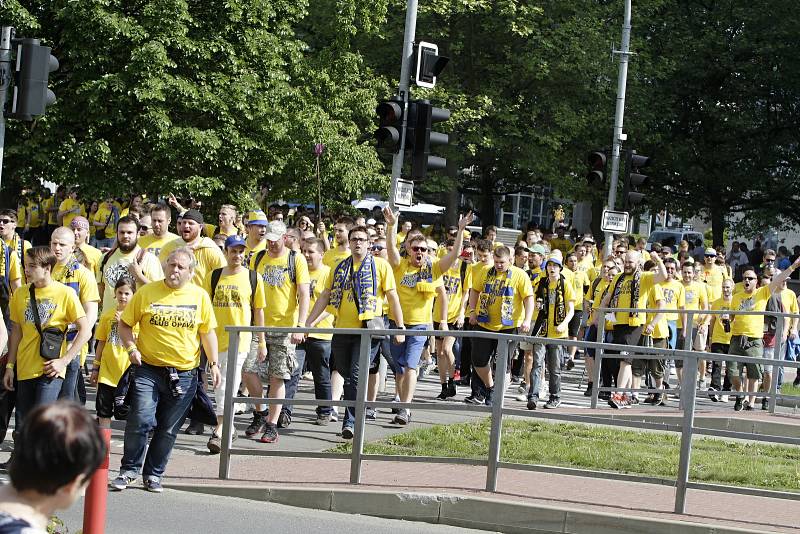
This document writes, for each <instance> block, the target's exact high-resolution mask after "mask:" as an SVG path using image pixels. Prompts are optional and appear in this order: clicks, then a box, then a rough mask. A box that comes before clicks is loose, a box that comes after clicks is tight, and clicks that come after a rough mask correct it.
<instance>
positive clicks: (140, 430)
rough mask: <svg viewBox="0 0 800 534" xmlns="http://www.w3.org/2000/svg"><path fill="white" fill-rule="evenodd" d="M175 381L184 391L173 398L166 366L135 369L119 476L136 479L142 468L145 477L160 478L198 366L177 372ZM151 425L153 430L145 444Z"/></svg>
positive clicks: (195, 380) (193, 390)
mask: <svg viewBox="0 0 800 534" xmlns="http://www.w3.org/2000/svg"><path fill="white" fill-rule="evenodd" d="M178 382H179V384H180V386H181V388H182V389H183V394H181V395H180V396H179V397H174V396H173V395H172V389H171V387H170V381H169V375H168V374H167V370H166V368H164V367H154V366H152V365H147V364H142V365H141V367H139V368H138V369H136V375H135V376H134V379H133V385H132V386H133V388H134V389H133V393H132V395H131V408H130V413H129V414H128V421H127V424H126V425H125V447H124V450H123V454H122V465H121V467H120V475H126V476H128V477H130V478H136V477H137V476H138V474H139V471H140V470H141V471H142V475H143V476H144V477H145V478H148V479H156V480H160V479H161V476H162V475H163V474H164V469H166V467H167V462H168V461H169V455H170V454H171V453H172V447H173V445H175V437H176V436H177V434H178V430H180V428H181V425H182V424H183V420H184V419H185V418H186V412H187V411H188V410H189V405H190V404H191V402H192V399H194V395H195V391H196V390H197V369H192V370H190V371H178ZM151 428H155V432H154V434H153V439H152V440H151V441H150V446H149V447H148V446H147V434H148V432H150V429H151ZM145 452H147V457H145ZM142 463H144V469H142Z"/></svg>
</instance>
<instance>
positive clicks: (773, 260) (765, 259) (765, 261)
mask: <svg viewBox="0 0 800 534" xmlns="http://www.w3.org/2000/svg"><path fill="white" fill-rule="evenodd" d="M764 263H775V258H764Z"/></svg>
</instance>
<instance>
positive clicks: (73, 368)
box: [58, 354, 81, 400]
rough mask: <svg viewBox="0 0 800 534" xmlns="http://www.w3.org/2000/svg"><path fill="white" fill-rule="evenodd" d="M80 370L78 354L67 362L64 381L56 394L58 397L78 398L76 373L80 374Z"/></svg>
mask: <svg viewBox="0 0 800 534" xmlns="http://www.w3.org/2000/svg"><path fill="white" fill-rule="evenodd" d="M80 372H81V357H80V354H79V355H78V356H75V357H74V358H72V361H71V362H69V363H68V364H67V370H66V374H65V375H64V382H63V383H62V384H61V392H60V393H59V394H58V398H59V399H67V400H77V399H78V374H80Z"/></svg>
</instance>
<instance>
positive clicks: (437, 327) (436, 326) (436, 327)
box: [433, 322, 461, 339]
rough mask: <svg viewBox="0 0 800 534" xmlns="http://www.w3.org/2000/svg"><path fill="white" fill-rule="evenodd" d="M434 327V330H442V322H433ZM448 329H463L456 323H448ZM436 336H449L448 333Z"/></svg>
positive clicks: (440, 337) (439, 337)
mask: <svg viewBox="0 0 800 534" xmlns="http://www.w3.org/2000/svg"><path fill="white" fill-rule="evenodd" d="M433 329H434V330H441V329H442V324H441V323H439V322H434V323H433ZM447 330H448V331H449V330H461V329H460V328H459V327H457V326H456V323H447ZM436 337H437V338H438V339H442V338H444V337H447V336H446V335H442V336H436Z"/></svg>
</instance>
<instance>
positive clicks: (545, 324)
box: [527, 254, 582, 410]
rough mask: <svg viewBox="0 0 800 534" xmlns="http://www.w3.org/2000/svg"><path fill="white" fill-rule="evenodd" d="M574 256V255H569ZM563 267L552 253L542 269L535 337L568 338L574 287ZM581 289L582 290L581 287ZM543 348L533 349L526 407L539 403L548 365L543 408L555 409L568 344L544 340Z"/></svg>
mask: <svg viewBox="0 0 800 534" xmlns="http://www.w3.org/2000/svg"><path fill="white" fill-rule="evenodd" d="M572 258H573V259H575V256H572ZM563 269H564V266H563V264H562V263H561V259H560V258H559V257H558V255H556V254H553V255H551V256H550V257H549V258H548V259H547V263H546V264H545V271H547V278H546V279H543V280H541V281H540V282H539V283H538V284H537V287H536V300H537V301H539V302H541V303H542V304H541V309H540V310H539V312H538V313H537V316H536V325H535V326H534V328H533V331H532V332H531V333H532V334H533V335H534V336H537V337H544V338H549V339H567V337H569V324H570V321H571V320H572V317H573V315H574V314H575V302H576V300H577V297H576V295H575V286H574V284H572V283H570V281H569V280H567V278H566V277H565V276H564V275H563V274H561V271H562V270H563ZM581 291H582V289H581ZM544 349H545V350H544V351H539V352H534V359H533V371H532V372H531V376H532V379H531V388H530V390H529V391H528V405H527V407H528V409H529V410H535V409H536V406H537V403H538V402H539V390H540V388H541V384H540V383H539V381H540V380H541V377H542V372H541V369H542V368H543V367H544V366H545V364H546V366H547V373H548V379H549V384H548V386H549V388H548V391H549V393H550V397H549V399H548V400H547V403H546V404H545V405H544V407H545V408H548V409H555V408H558V407H559V406H561V366H562V365H563V363H564V360H565V359H566V356H567V347H566V346H564V345H556V344H553V343H546V342H545V347H544Z"/></svg>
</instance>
